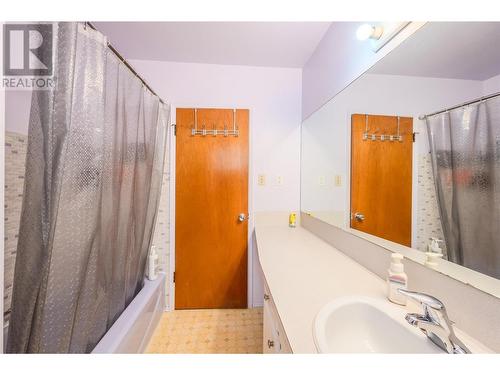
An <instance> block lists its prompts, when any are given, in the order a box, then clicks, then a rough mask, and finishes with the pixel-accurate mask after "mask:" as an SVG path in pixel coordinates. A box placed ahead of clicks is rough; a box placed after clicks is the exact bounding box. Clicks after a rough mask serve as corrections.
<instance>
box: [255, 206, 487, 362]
mask: <svg viewBox="0 0 500 375" xmlns="http://www.w3.org/2000/svg"><path fill="white" fill-rule="evenodd" d="M277 218H278V217H277V216H276V217H269V216H266V215H262V216H257V218H256V223H255V236H256V242H257V251H258V256H259V261H260V265H261V267H262V271H263V274H264V278H265V281H266V283H267V287H268V288H269V292H270V294H271V296H272V300H273V302H274V305H275V306H276V310H277V313H278V315H279V319H280V320H281V324H282V325H283V328H284V331H285V334H286V337H287V339H288V342H289V344H290V347H291V350H292V351H293V352H294V353H316V352H317V349H316V346H315V344H314V339H313V331H312V328H313V322H314V319H315V317H316V314H317V313H318V311H319V310H320V309H321V308H322V307H323V306H324V305H325V304H327V303H328V302H330V301H332V300H333V299H335V298H339V297H346V296H366V297H372V298H376V299H380V300H381V301H384V303H388V304H390V302H389V301H388V300H387V299H386V283H385V280H382V279H381V278H380V277H378V276H376V275H375V274H374V273H372V272H370V271H368V270H367V269H366V268H364V267H363V266H361V265H360V264H358V263H357V262H355V261H354V260H352V259H351V258H349V257H348V256H347V255H345V254H344V253H342V252H341V251H339V250H337V249H335V248H334V247H332V246H331V245H329V244H328V243H326V242H324V241H323V240H321V239H320V238H318V237H316V236H315V235H314V234H312V233H311V232H309V231H307V230H306V229H304V228H302V227H300V226H298V227H297V228H289V227H288V225H286V224H287V221H286V217H284V216H281V217H280V219H279V220H276V219H277ZM278 223H279V224H278ZM388 266H389V265H388ZM409 311H411V312H417V311H419V306H417V305H416V304H414V303H409V305H408V307H406V308H404V307H401V314H405V313H406V312H409ZM415 329H416V328H415ZM457 333H458V335H459V336H460V338H462V339H463V341H464V342H465V344H466V345H468V347H469V348H470V349H471V350H472V351H473V352H476V353H477V352H490V350H488V349H487V348H486V347H484V346H483V345H481V344H479V343H478V342H477V341H475V340H472V339H470V337H468V336H466V335H463V334H462V333H461V332H460V331H458V332H457Z"/></svg>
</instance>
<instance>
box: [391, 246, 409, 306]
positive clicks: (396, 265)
mask: <svg viewBox="0 0 500 375" xmlns="http://www.w3.org/2000/svg"><path fill="white" fill-rule="evenodd" d="M402 260H403V256H402V255H401V254H399V253H393V254H391V266H390V267H389V270H388V275H387V298H388V299H389V301H391V302H394V303H397V304H398V305H403V306H404V305H406V296H404V295H402V294H401V293H399V291H398V289H407V288H408V276H407V275H406V273H405V272H404V265H403V263H402V262H401V261H402Z"/></svg>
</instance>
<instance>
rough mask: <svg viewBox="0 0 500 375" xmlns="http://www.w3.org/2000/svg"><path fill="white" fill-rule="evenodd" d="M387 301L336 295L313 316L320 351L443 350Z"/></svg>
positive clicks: (412, 351) (431, 351) (386, 351)
mask: <svg viewBox="0 0 500 375" xmlns="http://www.w3.org/2000/svg"><path fill="white" fill-rule="evenodd" d="M405 314H406V311H405V310H404V309H403V308H401V307H398V306H396V305H394V304H392V303H390V302H389V301H385V300H378V299H373V298H368V297H345V298H338V299H335V300H333V301H332V302H330V303H328V304H327V305H325V306H324V307H323V308H322V309H321V310H320V311H319V313H318V315H317V316H316V319H315V320H314V324H313V336H314V342H315V344H316V348H317V349H318V352H320V353H444V351H442V350H441V349H440V348H438V347H437V346H436V345H435V344H433V343H432V342H431V341H430V340H429V339H428V338H427V336H425V335H424V334H423V333H422V332H421V331H420V330H419V329H417V328H415V327H412V326H410V325H409V324H408V323H407V322H406V320H405Z"/></svg>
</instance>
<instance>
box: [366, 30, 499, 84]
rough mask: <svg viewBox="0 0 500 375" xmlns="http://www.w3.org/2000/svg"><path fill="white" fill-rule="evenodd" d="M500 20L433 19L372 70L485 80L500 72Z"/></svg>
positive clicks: (410, 74)
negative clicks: (450, 20) (438, 20)
mask: <svg viewBox="0 0 500 375" xmlns="http://www.w3.org/2000/svg"><path fill="white" fill-rule="evenodd" d="M499 46H500V22H451V23H448V22H431V23H428V24H426V25H424V26H423V27H422V28H421V29H420V30H419V31H418V32H416V33H415V34H414V35H413V36H412V37H410V38H409V39H408V40H406V41H405V42H404V43H402V44H401V45H400V46H399V47H398V48H396V49H395V50H394V51H392V52H391V53H390V54H389V55H387V56H386V57H384V58H383V59H382V60H381V61H380V62H379V63H377V64H376V65H375V66H374V67H373V68H371V69H370V71H369V72H370V73H377V74H394V75H409V76H421V77H435V78H453V79H470V80H480V81H484V80H486V79H488V78H491V77H493V76H495V75H498V74H500V47H499Z"/></svg>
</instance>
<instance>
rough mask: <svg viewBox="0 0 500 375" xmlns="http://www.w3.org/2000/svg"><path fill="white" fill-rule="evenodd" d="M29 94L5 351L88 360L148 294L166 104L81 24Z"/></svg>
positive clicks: (60, 36)
mask: <svg viewBox="0 0 500 375" xmlns="http://www.w3.org/2000/svg"><path fill="white" fill-rule="evenodd" d="M56 35H57V40H56V44H55V45H56V46H57V48H56V56H55V79H56V87H55V88H54V89H52V90H49V91H36V92H34V94H33V98H32V107H31V116H30V125H29V136H28V155H27V161H26V183H25V191H24V197H23V209H22V214H21V225H20V234H19V243H18V249H17V254H18V255H17V259H16V266H15V275H14V284H13V288H14V289H13V300H12V315H11V320H10V326H9V334H8V345H7V351H8V352H11V353H25V352H29V353H84V352H90V351H91V350H92V349H93V348H94V346H95V345H96V344H97V343H98V341H99V340H100V339H101V337H102V336H103V335H104V334H105V332H106V331H107V330H108V329H109V327H110V326H111V325H112V324H113V322H115V320H116V319H117V318H118V317H119V315H120V314H121V312H122V311H123V310H124V309H125V307H126V306H127V305H128V304H129V303H130V301H131V300H132V299H133V298H134V296H135V295H136V294H137V293H138V291H139V290H140V289H141V288H142V286H143V278H144V270H145V264H146V258H147V255H148V249H149V247H150V244H151V240H152V235H153V228H154V221H155V216H156V211H157V205H158V201H159V195H160V185H161V174H162V168H163V155H164V152H165V150H164V148H165V144H164V139H165V132H166V125H167V121H168V116H169V113H168V111H169V108H168V107H167V106H166V105H164V104H162V103H161V102H160V101H159V99H158V97H156V96H154V95H153V94H152V93H151V92H150V91H149V90H147V89H146V88H145V87H144V86H143V84H142V83H141V81H140V80H139V79H138V78H137V77H135V76H134V75H133V74H132V73H131V71H130V70H129V69H128V68H127V67H126V66H125V65H124V64H123V63H122V62H121V61H120V60H119V59H118V58H117V57H116V56H115V55H114V54H113V53H112V52H111V51H110V50H109V48H107V41H106V38H105V37H104V36H103V35H102V34H100V33H99V32H96V31H95V30H92V29H90V28H89V27H84V25H83V24H80V23H78V24H77V23H60V24H58V27H57V34H56Z"/></svg>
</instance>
